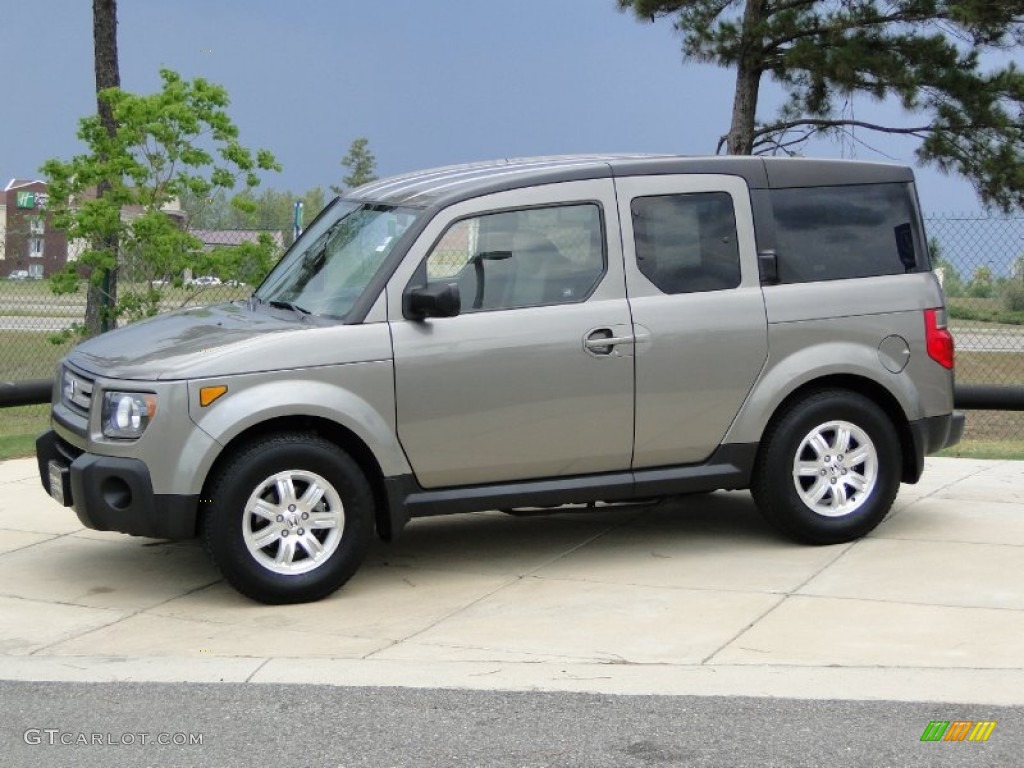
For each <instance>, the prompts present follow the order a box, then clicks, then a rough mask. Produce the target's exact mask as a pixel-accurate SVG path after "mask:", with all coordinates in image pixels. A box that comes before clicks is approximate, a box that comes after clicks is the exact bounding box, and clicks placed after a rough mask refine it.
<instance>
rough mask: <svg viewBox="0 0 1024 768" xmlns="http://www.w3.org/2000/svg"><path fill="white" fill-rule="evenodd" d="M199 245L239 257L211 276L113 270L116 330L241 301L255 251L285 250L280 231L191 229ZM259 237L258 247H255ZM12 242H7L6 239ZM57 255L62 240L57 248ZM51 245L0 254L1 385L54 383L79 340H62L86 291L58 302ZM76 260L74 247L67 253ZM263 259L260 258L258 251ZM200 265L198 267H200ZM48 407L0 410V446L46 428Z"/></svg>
mask: <svg viewBox="0 0 1024 768" xmlns="http://www.w3.org/2000/svg"><path fill="white" fill-rule="evenodd" d="M192 234H193V235H195V236H197V237H199V238H200V239H201V240H202V241H203V245H204V249H205V250H206V251H207V252H209V253H213V252H214V251H215V250H217V249H219V250H220V251H221V252H223V251H224V249H232V248H238V254H239V258H237V259H232V258H220V259H214V260H211V263H214V264H217V265H219V266H218V269H217V270H213V269H210V270H204V269H203V268H197V269H196V270H195V271H191V270H186V271H185V272H184V274H167V275H164V274H157V272H158V271H159V270H154V268H153V266H152V265H150V264H146V263H143V262H141V261H139V260H132V259H128V260H126V263H125V264H123V265H122V266H121V267H120V268H119V270H118V280H117V295H118V297H119V301H120V303H122V304H125V305H127V307H128V312H127V314H126V316H125V317H124V318H122V319H120V320H118V324H119V325H123V324H125V322H128V321H129V320H130V316H135V317H138V316H140V315H145V314H147V313H149V312H151V311H156V312H169V311H172V310H175V309H180V308H182V307H188V306H196V305H200V304H213V303H216V302H220V301H230V300H233V299H241V298H245V297H247V296H248V295H249V294H250V293H252V290H253V286H252V285H250V284H248V283H249V281H253V280H255V278H254V277H252V276H251V275H253V274H256V273H258V272H260V271H261V270H259V269H258V268H257V267H254V265H253V264H252V263H251V261H252V259H251V258H250V256H251V254H252V253H256V252H257V250H254V248H253V247H254V246H259V245H260V244H261V242H262V243H263V244H267V243H269V245H267V247H266V249H265V250H266V251H267V252H268V253H270V252H272V253H271V258H272V259H273V260H276V259H277V258H279V257H280V254H281V252H282V251H283V249H284V242H285V237H284V235H283V233H280V232H264V231H256V230H237V229H235V230H214V231H210V230H193V231H192ZM261 235H262V241H261ZM12 239H14V238H8V240H9V241H10V240H12ZM56 245H57V248H61V247H62V246H63V241H59V242H57V243H56ZM53 246H54V243H51V242H47V243H46V244H45V247H44V248H41V249H40V251H41V252H42V253H43V254H45V258H43V259H40V258H39V257H38V255H37V254H35V253H33V250H32V246H31V243H29V242H25V243H21V242H14V243H13V247H8V248H6V249H4V250H2V251H0V255H2V256H3V258H2V259H0V381H25V380H30V379H45V378H50V377H52V376H53V373H54V369H55V368H56V365H57V361H58V360H60V358H61V357H63V356H64V354H65V353H66V352H67V351H68V349H70V347H71V346H72V344H73V343H74V341H75V340H76V339H77V338H78V336H77V335H76V334H75V333H73V332H72V333H70V334H69V333H66V331H69V330H72V329H74V328H75V327H76V326H78V325H81V324H82V323H83V322H84V320H85V314H86V286H85V284H84V282H82V283H80V284H79V286H78V290H77V291H76V292H74V293H68V294H62V295H57V294H55V293H54V292H53V290H52V288H51V284H50V280H49V279H47V278H48V277H49V273H50V272H52V271H56V270H58V269H62V268H63V267H64V264H65V262H66V259H67V253H66V250H67V249H66V248H65V249H64V253H62V254H58V255H56V256H55V254H54V253H52V251H53V250H56V249H55V248H54V247H53ZM71 250H72V253H71V258H72V260H73V259H74V248H72V249H71ZM259 253H260V254H261V255H262V251H259ZM203 261H204V259H202V258H200V259H199V260H198V261H197V263H202V262H203ZM48 413H49V406H46V405H30V406H21V407H16V408H0V443H2V441H3V438H4V437H5V436H7V437H10V436H12V435H13V436H21V437H25V436H28V435H31V434H38V433H40V432H42V431H43V430H44V429H45V425H46V419H47V416H48Z"/></svg>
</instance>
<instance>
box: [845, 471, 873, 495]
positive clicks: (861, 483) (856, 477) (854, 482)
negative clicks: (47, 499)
mask: <svg viewBox="0 0 1024 768" xmlns="http://www.w3.org/2000/svg"><path fill="white" fill-rule="evenodd" d="M846 484H847V485H848V486H850V487H851V488H853V490H855V491H856V492H857V493H863V492H864V489H865V488H867V486H868V481H867V479H866V478H865V477H864V475H862V474H860V473H859V472H851V473H850V474H848V475H847V476H846Z"/></svg>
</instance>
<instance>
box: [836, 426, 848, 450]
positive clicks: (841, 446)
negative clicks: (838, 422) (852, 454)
mask: <svg viewBox="0 0 1024 768" xmlns="http://www.w3.org/2000/svg"><path fill="white" fill-rule="evenodd" d="M835 447H836V453H849V451H850V430H849V429H847V428H846V427H840V428H839V429H837V430H836V440H835Z"/></svg>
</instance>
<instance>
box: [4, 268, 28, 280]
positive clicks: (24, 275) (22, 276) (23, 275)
mask: <svg viewBox="0 0 1024 768" xmlns="http://www.w3.org/2000/svg"><path fill="white" fill-rule="evenodd" d="M7 279H8V280H28V270H27V269H16V270H14V271H13V272H11V274H9V275H8V276H7Z"/></svg>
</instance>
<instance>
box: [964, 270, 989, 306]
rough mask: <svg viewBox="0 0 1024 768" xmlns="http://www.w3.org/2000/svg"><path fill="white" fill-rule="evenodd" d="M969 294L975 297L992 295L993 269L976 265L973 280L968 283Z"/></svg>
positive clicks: (980, 297) (984, 297)
mask: <svg viewBox="0 0 1024 768" xmlns="http://www.w3.org/2000/svg"><path fill="white" fill-rule="evenodd" d="M967 295H968V296H970V297H971V298H974V299H988V298H991V296H992V270H991V269H989V268H988V267H984V266H982V267H975V268H974V272H973V273H972V275H971V282H969V283H968V284H967Z"/></svg>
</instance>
